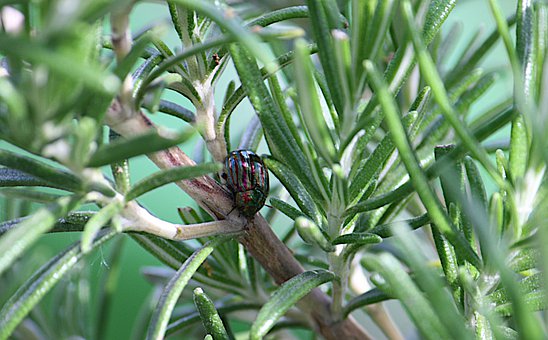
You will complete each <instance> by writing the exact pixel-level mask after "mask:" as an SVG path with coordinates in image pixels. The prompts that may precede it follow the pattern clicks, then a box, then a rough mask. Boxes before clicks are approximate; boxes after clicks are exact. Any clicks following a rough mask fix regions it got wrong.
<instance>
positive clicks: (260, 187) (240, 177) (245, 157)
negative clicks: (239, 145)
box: [224, 150, 269, 217]
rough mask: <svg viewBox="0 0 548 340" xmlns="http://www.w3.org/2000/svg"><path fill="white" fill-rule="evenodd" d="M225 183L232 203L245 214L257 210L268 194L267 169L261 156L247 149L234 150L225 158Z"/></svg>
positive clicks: (248, 214) (249, 214)
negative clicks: (230, 194) (232, 197)
mask: <svg viewBox="0 0 548 340" xmlns="http://www.w3.org/2000/svg"><path fill="white" fill-rule="evenodd" d="M224 171H225V179H226V185H227V187H228V188H229V189H230V191H232V193H233V194H234V205H235V206H236V207H237V208H238V210H240V211H241V212H242V213H243V214H244V215H245V216H247V217H251V216H253V215H255V213H256V212H257V211H259V210H260V209H261V208H262V207H263V206H264V204H265V202H266V197H267V196H268V191H269V183H268V170H267V169H266V165H265V164H264V162H263V160H262V159H261V157H259V156H257V155H256V154H255V153H254V152H252V151H248V150H236V151H232V152H231V153H229V154H228V156H227V157H226V159H225V169H224Z"/></svg>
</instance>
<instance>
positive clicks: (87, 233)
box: [82, 199, 124, 254]
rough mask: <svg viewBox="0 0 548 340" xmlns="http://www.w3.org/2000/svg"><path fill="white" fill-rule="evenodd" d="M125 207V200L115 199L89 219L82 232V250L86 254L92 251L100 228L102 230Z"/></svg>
mask: <svg viewBox="0 0 548 340" xmlns="http://www.w3.org/2000/svg"><path fill="white" fill-rule="evenodd" d="M123 208H124V202H122V201H121V200H117V199H115V200H113V201H112V202H111V203H109V204H108V205H107V206H105V207H104V208H103V209H101V210H99V211H98V212H97V213H96V214H94V215H93V216H92V217H91V218H90V219H89V221H88V222H87V223H86V226H85V227H84V232H83V233H82V252H83V253H84V254H86V253H88V252H89V251H91V249H92V246H93V240H94V239H95V236H97V233H98V232H99V230H101V228H102V227H104V226H105V225H106V224H107V223H108V221H110V219H111V218H112V217H114V216H115V215H116V214H117V213H118V212H120V211H121V210H122V209H123Z"/></svg>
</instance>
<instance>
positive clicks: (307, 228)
mask: <svg viewBox="0 0 548 340" xmlns="http://www.w3.org/2000/svg"><path fill="white" fill-rule="evenodd" d="M295 228H296V229H297V232H298V233H299V235H300V236H301V238H302V239H303V240H304V241H305V242H307V243H310V244H313V245H317V246H319V247H320V248H322V249H323V250H324V251H326V252H332V251H335V247H333V245H331V243H330V242H329V241H328V240H327V237H326V236H325V235H324V234H323V233H322V230H321V229H320V227H318V225H317V224H316V223H314V222H312V221H311V220H309V219H308V218H306V217H304V216H299V217H297V219H296V220H295Z"/></svg>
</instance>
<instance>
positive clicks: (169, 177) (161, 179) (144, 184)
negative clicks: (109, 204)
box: [126, 163, 223, 202]
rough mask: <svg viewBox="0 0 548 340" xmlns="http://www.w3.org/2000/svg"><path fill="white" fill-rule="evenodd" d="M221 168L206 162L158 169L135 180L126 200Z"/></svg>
mask: <svg viewBox="0 0 548 340" xmlns="http://www.w3.org/2000/svg"><path fill="white" fill-rule="evenodd" d="M222 168H223V165H222V164H220V163H206V164H199V165H195V166H184V167H178V168H172V169H168V170H163V171H159V172H157V173H155V174H152V175H150V176H148V177H146V178H145V179H143V180H141V181H139V182H137V183H136V184H135V185H134V186H133V187H132V188H131V190H129V192H128V193H127V194H126V201H128V202H129V201H131V200H133V199H135V198H137V197H139V196H141V195H143V194H145V193H147V192H149V191H152V190H154V189H156V188H159V187H161V186H163V185H166V184H169V183H173V182H177V181H182V180H185V179H190V178H194V177H199V176H203V175H206V174H209V173H212V172H217V171H220V170H221V169H222Z"/></svg>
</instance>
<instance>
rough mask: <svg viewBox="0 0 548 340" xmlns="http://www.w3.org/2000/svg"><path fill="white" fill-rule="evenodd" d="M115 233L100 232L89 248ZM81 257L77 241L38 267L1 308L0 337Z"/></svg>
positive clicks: (11, 328) (9, 331)
mask: <svg viewBox="0 0 548 340" xmlns="http://www.w3.org/2000/svg"><path fill="white" fill-rule="evenodd" d="M114 235H116V232H115V231H113V230H108V231H105V232H104V233H102V234H101V235H100V236H99V237H98V238H97V239H96V240H95V241H94V242H93V244H92V246H91V247H92V248H97V247H98V246H100V245H102V244H104V243H105V242H106V241H108V240H109V239H111V238H112V237H113V236H114ZM83 256H84V253H83V252H82V251H81V249H80V242H76V243H74V244H73V245H72V246H71V247H69V248H68V249H67V250H65V251H64V252H62V253H61V254H59V255H57V256H56V257H54V258H53V259H51V260H50V261H49V262H48V263H46V264H45V265H44V266H42V268H40V269H39V270H38V271H36V273H34V275H33V276H32V277H31V278H29V279H28V280H27V281H26V282H25V283H24V284H23V285H22V286H21V288H19V289H18V290H17V292H15V294H14V295H13V296H12V297H11V298H10V299H9V301H8V302H6V304H5V305H4V307H3V308H2V310H1V311H0V339H7V338H8V336H9V335H10V334H11V333H12V332H13V330H14V329H15V327H17V325H18V324H19V323H20V322H21V321H22V320H23V319H24V318H25V316H27V314H28V313H29V312H30V311H31V310H32V309H33V308H34V307H35V306H36V305H37V304H38V302H40V300H41V299H42V298H43V297H44V295H46V293H47V292H48V291H49V290H50V289H51V288H52V287H53V286H54V285H55V284H56V283H57V282H58V281H59V280H60V279H61V278H62V277H63V276H64V275H65V274H66V273H67V272H68V271H69V270H70V269H72V268H73V267H74V265H75V264H76V263H78V261H79V260H80V259H81V258H82V257H83Z"/></svg>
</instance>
